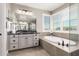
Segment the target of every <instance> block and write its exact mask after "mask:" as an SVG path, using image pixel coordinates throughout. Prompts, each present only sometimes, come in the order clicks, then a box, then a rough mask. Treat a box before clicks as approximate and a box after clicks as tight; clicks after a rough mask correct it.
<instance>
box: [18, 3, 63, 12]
mask: <svg viewBox="0 0 79 59" xmlns="http://www.w3.org/2000/svg"><path fill="white" fill-rule="evenodd" d="M18 4H20V5H24V6H29V7H32V8H37V9H41V10H47V11H52V10H54V9H56V8H58V7H60V6H61V5H63V4H64V3H18Z"/></svg>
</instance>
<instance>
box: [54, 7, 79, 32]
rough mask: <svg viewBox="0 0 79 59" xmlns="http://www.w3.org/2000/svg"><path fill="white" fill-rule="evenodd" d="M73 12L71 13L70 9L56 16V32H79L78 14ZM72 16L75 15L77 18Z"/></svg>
mask: <svg viewBox="0 0 79 59" xmlns="http://www.w3.org/2000/svg"><path fill="white" fill-rule="evenodd" d="M74 11H75V10H74ZM74 11H73V12H74ZM73 12H71V10H70V9H69V7H68V8H65V9H63V10H61V11H60V12H59V13H56V14H54V15H53V20H54V31H60V32H62V31H63V32H65V31H66V32H69V31H71V32H76V31H77V30H78V24H79V19H78V17H77V16H78V13H77V12H76V13H73ZM72 14H73V15H74V14H75V15H76V16H73V15H72Z"/></svg>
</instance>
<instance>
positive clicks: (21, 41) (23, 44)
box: [19, 35, 26, 48]
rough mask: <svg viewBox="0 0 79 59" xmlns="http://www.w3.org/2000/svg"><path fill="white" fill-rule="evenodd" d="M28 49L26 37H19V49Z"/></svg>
mask: <svg viewBox="0 0 79 59" xmlns="http://www.w3.org/2000/svg"><path fill="white" fill-rule="evenodd" d="M25 47H26V37H22V36H21V35H20V36H19V48H25Z"/></svg>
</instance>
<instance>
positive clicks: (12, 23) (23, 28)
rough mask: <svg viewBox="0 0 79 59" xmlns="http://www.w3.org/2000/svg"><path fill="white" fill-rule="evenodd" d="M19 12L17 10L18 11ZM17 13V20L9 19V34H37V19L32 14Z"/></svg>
mask: <svg viewBox="0 0 79 59" xmlns="http://www.w3.org/2000/svg"><path fill="white" fill-rule="evenodd" d="M18 10H19V9H18ZM16 11H17V10H16ZM20 11H21V10H19V12H18V11H17V12H16V13H15V19H10V18H8V20H7V32H8V33H18V32H24V33H25V32H36V18H35V16H34V15H33V13H32V12H28V11H27V12H28V14H26V13H25V14H24V13H23V12H22V11H23V10H22V11H21V12H22V13H23V14H21V13H20Z"/></svg>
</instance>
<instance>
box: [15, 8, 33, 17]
mask: <svg viewBox="0 0 79 59" xmlns="http://www.w3.org/2000/svg"><path fill="white" fill-rule="evenodd" d="M16 13H17V14H23V15H31V16H32V15H33V13H32V12H31V11H28V10H20V9H17V10H16Z"/></svg>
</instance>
